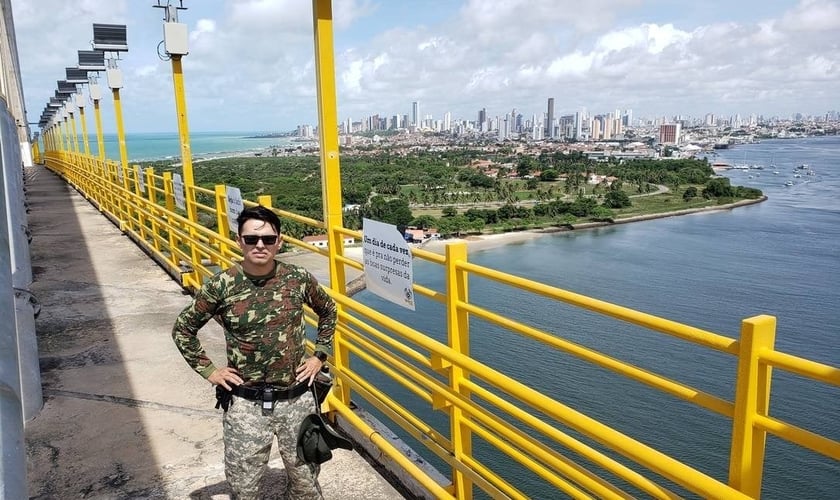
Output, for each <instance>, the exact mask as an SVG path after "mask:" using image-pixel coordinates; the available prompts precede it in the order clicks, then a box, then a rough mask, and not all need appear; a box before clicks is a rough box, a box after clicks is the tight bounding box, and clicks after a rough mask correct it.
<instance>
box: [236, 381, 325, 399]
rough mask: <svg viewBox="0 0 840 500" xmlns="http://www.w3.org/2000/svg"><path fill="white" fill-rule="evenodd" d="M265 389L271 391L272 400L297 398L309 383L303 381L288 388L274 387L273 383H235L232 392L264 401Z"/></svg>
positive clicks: (246, 397) (242, 396) (307, 387)
mask: <svg viewBox="0 0 840 500" xmlns="http://www.w3.org/2000/svg"><path fill="white" fill-rule="evenodd" d="M265 389H268V390H269V391H270V392H271V398H272V400H273V401H277V400H278V399H295V398H296V397H298V396H300V395H301V394H303V393H304V392H306V391H307V390H309V385H308V384H307V383H306V382H301V383H299V384H298V385H295V386H292V387H289V388H288V389H281V388H279V387H274V386H273V385H256V386H245V385H235V386H233V391H232V392H233V394H234V395H236V396H239V397H240V398H245V399H251V400H254V401H262V400H263V392H264V391H265Z"/></svg>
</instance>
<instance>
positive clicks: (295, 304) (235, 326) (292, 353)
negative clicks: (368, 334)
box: [172, 261, 336, 386]
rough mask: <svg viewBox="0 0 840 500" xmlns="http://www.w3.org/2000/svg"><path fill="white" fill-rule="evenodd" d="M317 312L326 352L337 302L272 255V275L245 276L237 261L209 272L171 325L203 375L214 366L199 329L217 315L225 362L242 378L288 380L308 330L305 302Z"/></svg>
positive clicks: (281, 382) (320, 342)
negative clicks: (203, 344)
mask: <svg viewBox="0 0 840 500" xmlns="http://www.w3.org/2000/svg"><path fill="white" fill-rule="evenodd" d="M304 304H306V305H308V306H309V307H311V308H312V310H313V311H315V313H316V314H317V315H318V337H317V339H316V341H315V350H316V351H323V352H325V353H329V352H330V350H331V349H332V339H333V334H334V331H335V323H336V306H335V302H333V300H332V299H331V298H330V297H329V295H327V293H326V292H325V291H324V290H323V289H322V288H321V287H320V286H319V285H318V282H317V280H316V279H315V277H314V276H312V274H310V273H309V272H308V271H306V270H305V269H303V268H302V267H298V266H294V265H289V264H284V263H282V262H279V261H276V265H275V269H274V274H273V275H271V276H263V277H253V276H248V275H247V274H246V273H245V271H244V270H243V269H242V267H241V266H239V265H236V266H233V267H231V268H230V269H228V270H226V271H223V272H220V273H219V274H217V275H215V276H213V277H212V278H210V279H209V280H208V281H207V282H206V283H204V285H203V286H202V287H201V289H199V291H198V293H196V295H195V298H194V299H193V301H192V303H191V304H190V305H188V306H187V307H186V308H185V309H184V310H183V311H181V314H179V315H178V318H177V319H176V320H175V326H174V328H173V329H172V339H173V340H174V341H175V345H176V346H177V347H178V349H179V350H180V351H181V354H182V355H183V356H184V359H186V361H187V363H189V365H190V366H191V367H192V368H193V369H194V370H195V371H197V372H198V373H199V374H201V375H202V376H203V377H204V378H207V377H209V376H210V375H211V374H212V373H213V371H214V370H216V367H215V366H214V365H213V362H212V361H211V360H210V358H209V357H207V353H206V352H205V351H204V348H203V347H202V346H201V342H199V340H198V331H199V329H201V327H202V326H204V325H205V324H206V323H207V322H208V321H209V320H210V319H211V318H212V317H213V316H216V315H218V316H219V318H220V319H221V323H222V326H223V327H224V330H225V341H226V345H227V363H228V366H230V367H233V368H236V369H237V370H238V371H239V373H240V375H241V376H242V378H243V380H245V382H246V383H247V382H249V381H261V382H266V383H271V384H277V385H279V386H290V385H292V384H293V383H294V381H295V369H296V368H297V367H298V366H299V365H300V363H301V361H302V359H303V356H304V353H305V349H304V338H305V334H306V330H305V323H304V312H303V305H304Z"/></svg>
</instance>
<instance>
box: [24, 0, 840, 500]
mask: <svg viewBox="0 0 840 500" xmlns="http://www.w3.org/2000/svg"><path fill="white" fill-rule="evenodd" d="M313 33H314V41H315V63H316V64H315V65H316V85H317V93H318V116H319V122H320V127H319V133H320V137H319V138H320V144H321V145H322V147H321V153H320V154H321V173H322V175H321V178H322V182H323V186H322V191H323V196H324V217H323V222H322V221H316V220H313V219H309V218H306V217H302V216H299V215H296V214H293V213H290V212H286V211H282V210H277V209H275V211H276V212H277V213H278V215H280V217H281V218H286V219H289V220H294V221H296V222H300V223H304V224H308V225H310V226H313V227H318V228H321V229H322V230H324V231H325V232H326V233H327V235H328V241H329V247H328V249H327V250H319V249H315V248H314V247H312V246H309V245H306V244H305V243H303V242H302V241H300V240H297V239H295V238H291V237H288V236H287V237H286V238H285V241H286V242H287V243H290V244H292V245H294V246H296V247H298V248H300V249H304V250H308V251H312V252H315V253H317V254H320V255H321V256H323V257H324V258H325V259H326V262H327V265H328V268H329V276H330V283H329V292H330V294H331V295H332V296H333V297H334V298H335V300H336V301H337V303H338V304H339V322H338V327H337V331H336V336H335V351H334V355H333V357H332V358H331V359H330V364H331V365H332V368H333V374H334V376H335V379H336V382H337V387H336V390H335V391H333V393H332V394H331V395H330V396H329V398H328V399H327V403H326V404H327V406H328V407H329V409H330V410H331V411H333V412H335V413H336V414H338V415H340V416H341V417H342V418H343V419H344V420H345V421H346V422H348V423H349V424H350V425H352V426H355V427H356V428H357V429H359V430H360V431H361V432H360V433H361V435H364V436H368V440H369V441H370V443H371V444H372V445H373V446H375V447H376V448H378V450H379V451H380V452H381V454H382V456H384V457H387V458H389V459H390V460H391V461H392V462H393V463H395V464H397V465H398V466H399V467H401V468H402V469H403V470H404V471H405V473H406V474H408V475H410V476H411V477H412V478H414V479H415V480H416V481H417V482H418V483H419V484H420V485H422V486H423V487H424V488H425V489H427V490H428V491H429V492H430V493H431V494H432V495H433V496H435V497H437V498H458V499H470V498H473V496H474V494H475V493H476V490H477V489H478V490H481V491H483V492H485V493H486V494H488V495H490V496H492V497H509V498H527V497H528V496H529V493H528V492H527V491H524V489H523V487H522V485H521V484H518V483H517V481H516V479H515V478H510V477H506V476H505V475H504V474H503V473H502V472H501V471H500V469H499V468H498V467H497V466H496V464H497V462H491V461H490V460H488V459H486V458H482V457H484V456H485V455H484V452H483V451H482V452H481V453H480V452H478V451H477V448H478V446H477V443H478V440H480V441H481V443H482V446H483V447H484V448H489V449H490V450H491V451H492V452H493V453H494V455H493V456H494V457H504V458H505V459H506V460H508V461H510V462H514V463H516V464H518V465H519V466H521V467H522V468H523V469H524V470H527V471H529V472H530V473H531V474H533V476H534V477H536V478H538V479H539V480H541V481H543V482H544V483H546V484H548V485H550V486H551V487H553V488H555V489H556V490H557V491H558V492H562V493H563V494H565V495H568V496H570V497H574V498H590V497H597V498H630V497H634V496H637V495H644V496H649V497H653V498H675V497H679V496H681V495H683V494H684V492H689V493H692V494H695V495H698V496H701V497H704V498H727V499H729V498H758V497H759V496H760V492H761V482H762V474H763V462H764V456H765V442H766V439H767V435H768V434H770V435H773V436H775V437H777V438H779V439H782V440H784V441H788V442H791V443H795V444H796V445H799V446H801V447H803V448H806V449H808V450H811V451H813V452H816V453H818V454H821V455H824V456H826V457H829V458H830V459H833V460H838V461H840V442H838V441H836V440H834V439H831V438H829V437H827V436H824V435H820V434H819V433H816V432H814V431H812V430H808V429H805V428H802V427H799V426H797V425H794V424H792V423H790V422H787V421H784V420H782V419H780V418H779V417H777V416H775V415H773V414H771V412H770V408H769V401H770V394H771V381H772V378H773V374H774V371H784V372H788V373H791V374H795V375H797V376H800V377H804V378H806V379H809V380H810V381H812V382H813V383H814V384H825V385H830V386H834V387H840V368H838V367H834V366H829V365H825V364H822V363H817V362H814V361H811V360H807V359H803V358H800V357H796V356H792V355H790V354H786V353H782V352H779V351H776V350H775V348H774V339H775V318H773V317H770V316H756V317H753V318H748V319H745V320H743V321H742V326H741V335H740V338H737V339H735V338H730V337H726V336H724V335H720V334H718V333H714V332H709V331H705V330H702V329H699V328H695V327H692V326H689V325H684V324H681V323H677V322H674V321H671V320H668V319H665V318H661V317H657V316H653V315H650V314H646V313H643V312H639V311H636V310H632V309H628V308H626V307H621V306H618V305H615V304H611V303H608V302H604V301H601V300H597V299H593V298H590V297H586V296H583V295H579V294H576V293H573V292H570V291H567V290H563V289H560V288H557V287H554V286H550V285H547V284H542V283H538V282H536V281H532V280H528V279H524V278H521V277H518V276H514V275H511V274H507V273H503V272H499V271H497V270H494V269H489V268H486V267H482V266H479V265H476V264H474V263H471V262H469V259H468V255H467V250H466V245H465V244H463V243H454V244H450V245H448V246H447V247H446V252H445V255H438V254H435V253H431V252H428V251H424V250H420V249H414V250H413V257H414V259H415V260H416V261H425V262H428V263H430V264H432V265H436V266H440V267H441V268H442V271H443V273H444V276H445V285H444V289H443V290H435V289H433V288H431V287H428V286H426V285H421V284H415V285H414V292H415V293H416V295H418V296H420V297H425V298H426V299H428V300H430V301H435V302H438V303H440V304H442V305H443V306H444V307H445V318H443V320H444V322H445V325H446V339H445V340H436V339H435V338H433V336H431V335H430V333H429V332H424V331H421V329H419V328H415V327H411V326H408V325H406V324H404V323H402V322H400V321H397V320H396V319H394V318H392V317H389V316H387V315H384V314H382V313H381V312H379V311H376V310H374V309H372V308H370V307H368V306H366V305H364V304H361V303H360V302H358V301H356V300H353V299H352V298H350V297H348V296H347V295H346V287H345V285H346V279H345V276H346V272H347V269H348V268H349V269H355V270H362V271H363V270H364V268H363V265H362V263H361V262H359V261H357V260H355V259H354V258H351V257H349V256H348V255H346V253H345V250H344V247H343V243H342V242H343V239H344V237H346V236H351V237H354V238H357V239H361V234H360V233H358V232H357V231H352V230H349V229H347V228H344V227H343V222H342V216H341V206H342V204H341V184H340V165H339V155H338V138H337V126H336V125H337V120H336V118H337V117H336V108H337V103H336V99H335V68H334V61H333V45H332V44H333V40H332V6H331V2H330V0H313ZM179 63H180V61H179ZM173 74H174V78H175V88H176V100H178V102H179V105H178V109H179V110H183V112H181V111H179V130H181V131H182V133H181V136H182V137H181V139H182V154H184V155H185V156H187V158H186V160H187V161H186V163H185V168H186V166H191V162H190V161H189V160H190V159H189V158H188V156H189V154H190V152H189V145H188V143H187V142H186V141H188V140H189V138H188V132H186V130H187V127H186V108H185V101H184V102H182V99H183V97H184V96H183V95H179V88H181V90H180V93H181V94H182V93H183V89H182V82H181V81H180V80H179V79H180V78H182V75H181V69H180V64H178V65H173ZM179 85H180V87H179ZM115 98H117V96H116V95H115ZM98 104H99V103H98V101H97V102H95V105H96V111H97V114H96V117H97V129H98V130H101V126H100V124H99V121H98V118H99V115H98ZM182 115H183V116H182ZM74 129H75V125H74ZM74 133H75V130H74ZM74 133H73V134H71V133H70V131H69V130H67V129H66V126H65V129H64V130H62V128H61V127H60V126H56V127H52V128H51V129H50V130H47V131H46V132H45V134H44V152H43V154H41V151H40V149H39V148H37V146H36V151H35V152H36V154H37V155H38V156H39V157H41V158H43V159H44V160H45V163H46V165H47V166H48V167H49V168H50V169H52V170H53V171H55V172H56V173H58V174H59V175H61V176H63V177H64V178H65V179H66V180H67V181H68V182H69V183H70V184H71V185H73V186H74V187H75V188H76V189H77V190H78V191H79V192H80V193H82V194H83V195H84V196H85V197H86V198H87V199H89V200H90V201H91V203H93V204H95V205H96V206H97V207H98V208H99V210H101V211H102V212H103V213H104V214H105V215H106V216H108V217H109V218H110V219H111V220H112V221H114V223H115V224H117V225H119V227H120V228H121V230H123V231H124V232H125V233H126V234H128V235H129V236H131V238H132V239H134V240H135V241H136V242H137V243H138V244H139V245H140V246H141V247H142V248H143V249H144V250H146V251H147V252H148V254H149V255H151V256H152V257H153V258H154V259H155V260H156V261H157V262H159V263H160V264H161V265H162V266H163V267H164V268H165V269H166V270H167V271H168V272H169V273H170V274H172V275H173V276H174V277H176V279H178V280H179V282H180V283H181V284H182V285H183V286H184V287H186V288H189V289H193V290H194V289H196V288H197V287H199V286H200V284H201V283H202V281H203V280H204V278H206V277H207V276H209V275H211V274H213V273H214V272H216V271H217V270H218V269H219V268H224V267H227V266H229V265H231V264H232V263H233V262H234V261H235V260H236V259H237V258H239V257H240V254H239V250H238V247H237V245H236V244H235V242H234V240H233V239H231V234H230V232H229V230H228V221H227V206H226V197H225V186H222V185H218V186H215V188H214V189H212V190H210V189H204V188H201V187H199V186H195V185H194V184H193V181H192V175H191V174H192V173H191V171H190V172H189V175H185V181H186V182H185V186H184V189H185V200H184V201H185V204H186V205H185V206H184V207H183V208H182V209H178V208H176V200H175V185H174V182H173V177H172V173H170V172H165V173H163V174H162V175H158V174H156V173H155V171H154V170H153V169H151V168H146V169H141V168H140V167H139V166H136V165H128V163H127V161H126V159H125V154H124V153H123V151H122V150H121V161H120V162H114V161H112V160H107V159H105V157H104V148H103V146H102V139H101V137H102V135H101V131H98V134H97V135H98V137H99V144H98V146H99V148H98V150H99V155H98V156H93V155H91V154H90V153H89V150H88V148H87V147H85V148H84V153H82V152H80V148H79V147H78V143H77V142H76V141H78V138H75V139H74ZM184 136H186V137H184ZM74 142H75V144H74ZM189 170H191V168H190V169H189ZM185 171H186V170H185ZM255 203H259V204H262V205H264V206H269V207H270V206H271V204H272V203H271V198H270V196H262V197H260V198H259V199H258V200H255V201H246V202H245V204H246V206H251V205H254V204H255ZM479 279H480V280H483V281H490V282H493V284H494V286H498V287H501V288H502V290H504V291H503V292H500V293H504V294H510V295H511V296H513V294H527V295H530V296H534V297H539V298H541V299H542V300H546V301H548V302H549V303H550V304H552V305H554V306H559V305H566V306H570V307H572V308H575V309H580V310H585V311H589V312H591V313H592V314H593V315H596V316H598V317H605V318H611V319H613V320H615V321H618V322H621V323H624V324H629V325H635V326H637V327H639V328H642V329H644V330H646V331H649V332H652V333H654V334H661V335H662V336H663V338H665V337H667V338H669V339H672V340H674V341H679V342H686V343H689V344H693V345H695V346H697V348H700V349H702V350H705V351H709V352H713V353H720V354H721V355H723V356H729V357H731V359H732V360H733V361H734V362H735V363H736V364H737V370H736V373H735V376H734V377H733V380H732V381H731V382H732V386H733V387H734V388H735V391H734V398H733V399H732V400H727V399H725V398H722V397H720V396H718V395H714V394H711V393H708V392H706V391H703V390H701V389H699V388H697V387H694V386H692V385H690V384H687V383H685V382H682V381H679V380H675V379H673V378H671V377H669V376H665V375H662V374H659V373H656V372H654V371H652V370H650V369H646V368H644V367H640V366H636V365H634V364H633V363H630V362H628V361H626V360H622V359H619V358H617V357H615V356H612V355H609V354H607V353H604V352H600V351H598V350H595V349H592V348H590V347H587V346H583V345H580V344H578V343H575V342H573V341H571V340H569V339H567V338H564V337H562V336H560V335H557V334H556V333H555V332H551V331H546V330H545V329H541V328H538V327H535V326H533V325H530V324H528V323H527V322H526V321H525V320H523V319H522V318H519V317H515V316H514V315H510V314H504V313H500V312H498V311H493V310H489V309H487V308H486V307H482V306H481V305H480V304H478V303H476V302H474V301H472V300H470V297H469V284H470V281H471V280H479ZM309 321H310V322H312V321H313V318H311V317H310V318H309ZM473 321H481V322H484V323H487V324H491V325H495V327H498V328H502V329H504V330H505V331H507V332H509V334H511V335H513V336H516V337H517V338H522V339H528V340H530V341H533V342H536V343H537V345H540V346H541V348H543V349H546V350H548V351H549V352H556V353H563V354H565V355H568V356H571V357H574V358H576V359H578V360H580V361H582V362H585V363H587V364H588V365H591V366H595V367H599V368H602V369H605V370H608V371H610V372H612V373H614V374H616V375H618V376H620V377H623V379H626V380H628V381H631V382H633V383H637V384H640V385H643V386H646V387H649V388H652V389H654V390H656V391H658V392H659V393H661V394H664V395H668V396H671V397H674V398H678V399H680V400H683V401H685V402H687V404H690V405H694V406H696V407H697V408H699V409H702V410H703V411H707V412H709V414H710V415H711V416H719V417H723V418H725V419H726V420H727V422H729V423H728V424H727V425H726V426H725V427H726V428H721V429H719V434H720V435H726V433H731V440H730V447H729V448H730V451H729V455H730V456H729V467H728V471H729V472H728V478H726V479H723V478H715V477H711V476H709V475H708V474H706V473H704V472H701V471H700V470H699V469H698V468H696V467H695V466H692V465H689V464H686V463H683V462H681V461H680V460H678V459H676V458H674V457H672V456H669V455H667V454H666V453H663V452H662V451H659V450H657V449H654V448H653V447H651V446H649V445H646V444H645V443H642V442H640V441H638V440H637V439H634V438H633V437H631V436H628V435H626V434H624V433H622V432H620V431H619V430H617V429H615V428H613V427H610V426H609V425H606V424H605V423H603V422H601V421H598V420H596V419H594V418H592V417H591V416H588V415H586V414H584V413H582V412H581V411H578V410H576V409H575V408H572V407H571V406H569V405H567V404H564V403H563V401H562V400H561V399H559V398H554V397H551V396H550V395H548V394H545V393H541V392H540V391H538V390H536V389H535V388H533V387H531V386H530V385H529V383H528V381H526V380H523V379H519V378H515V377H512V376H510V375H508V374H505V373H502V371H501V369H500V368H499V367H498V366H494V365H493V364H492V363H482V362H479V361H478V360H476V359H475V358H473V357H472V355H471V346H470V328H471V323H472V322H473ZM364 367H370V370H367V369H362V368H364ZM371 370H372V371H374V372H375V373H376V374H377V377H378V378H377V380H381V379H382V378H383V377H384V379H385V380H387V381H388V383H390V384H393V385H395V386H397V387H400V388H402V389H404V390H405V391H407V394H408V395H409V396H410V397H411V398H414V399H416V400H418V401H419V402H420V403H419V406H418V405H415V406H412V407H411V408H413V409H411V408H409V405H407V404H406V403H405V401H402V400H401V398H397V397H393V396H392V395H391V393H390V392H389V390H388V389H386V388H385V387H384V386H383V385H382V383H376V382H375V381H374V379H373V378H372V377H371V376H370V371H371ZM351 400H354V401H356V402H357V403H360V404H361V405H362V406H366V407H370V408H376V409H378V410H379V411H380V412H381V413H382V414H383V415H384V416H385V417H386V418H388V419H389V422H388V425H389V426H391V427H392V428H395V427H399V428H400V429H402V431H403V432H404V433H405V435H409V436H412V437H413V438H415V439H416V440H417V441H418V442H419V443H421V444H422V445H423V446H425V447H426V449H427V450H429V451H430V452H431V453H433V454H434V455H436V456H437V457H438V458H439V460H440V461H441V463H444V464H446V466H447V467H448V468H449V470H448V471H446V472H447V473H446V474H445V475H446V477H447V480H446V481H445V482H443V483H441V482H439V480H438V479H437V478H436V477H432V476H431V475H430V474H429V473H428V472H427V471H426V470H425V469H423V468H421V467H419V466H418V465H417V463H415V461H414V460H413V459H411V458H409V457H406V456H404V455H403V452H402V451H401V450H400V449H398V448H397V447H396V446H395V445H394V443H393V442H392V441H391V440H389V439H387V438H385V437H383V436H381V435H380V434H379V433H378V432H377V431H376V430H375V429H374V428H373V427H371V425H370V424H369V423H368V422H367V421H365V420H363V419H362V418H360V417H359V416H358V415H357V414H356V412H354V410H353V409H352V404H351ZM801 411H802V412H806V411H807V408H802V409H801ZM441 422H443V423H441ZM678 488H679V489H681V490H678Z"/></svg>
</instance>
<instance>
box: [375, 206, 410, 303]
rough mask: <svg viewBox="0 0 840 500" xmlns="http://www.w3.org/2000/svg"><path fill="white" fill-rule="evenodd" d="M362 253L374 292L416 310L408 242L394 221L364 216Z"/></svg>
mask: <svg viewBox="0 0 840 500" xmlns="http://www.w3.org/2000/svg"><path fill="white" fill-rule="evenodd" d="M362 233H363V243H362V254H363V256H364V265H365V285H366V286H367V289H368V290H370V291H371V292H373V293H375V294H376V295H379V296H380V297H382V298H383V299H387V300H390V301H391V302H393V303H395V304H399V305H401V306H403V307H405V308H406V309H411V310H412V311H413V310H414V288H413V285H414V270H413V266H414V264H413V262H412V258H411V251H410V250H409V248H408V243H406V242H405V238H404V237H403V235H402V234H400V232H399V230H397V227H396V226H394V225H393V224H385V223H384V222H378V221H375V220H370V219H364V221H363V224H362Z"/></svg>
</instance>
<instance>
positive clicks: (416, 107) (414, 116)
mask: <svg viewBox="0 0 840 500" xmlns="http://www.w3.org/2000/svg"><path fill="white" fill-rule="evenodd" d="M411 124H412V125H414V126H415V127H419V126H420V103H419V102H418V101H414V102H412V103H411Z"/></svg>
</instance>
